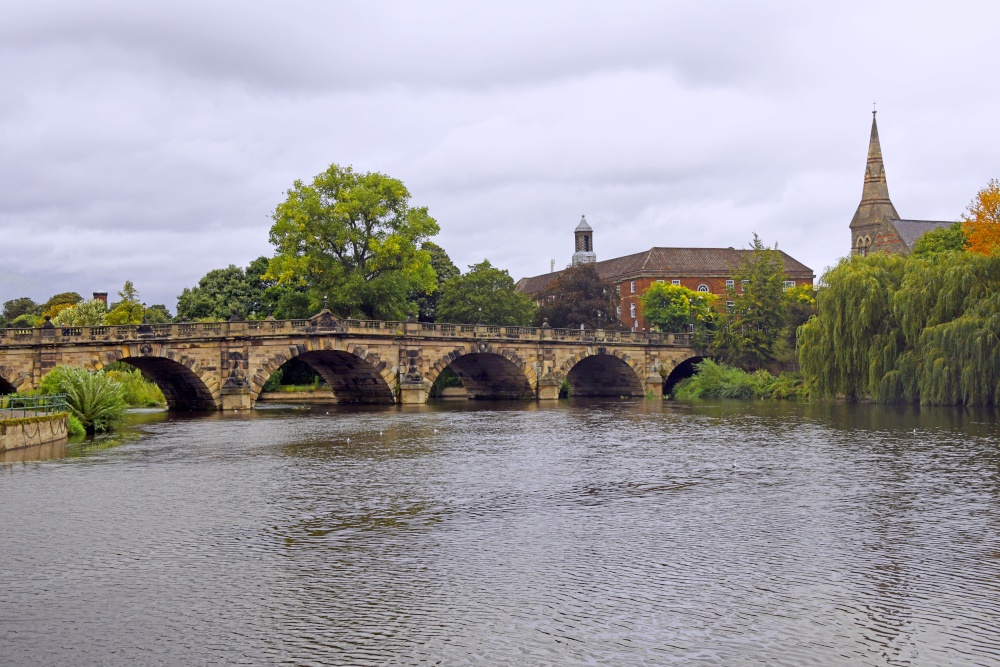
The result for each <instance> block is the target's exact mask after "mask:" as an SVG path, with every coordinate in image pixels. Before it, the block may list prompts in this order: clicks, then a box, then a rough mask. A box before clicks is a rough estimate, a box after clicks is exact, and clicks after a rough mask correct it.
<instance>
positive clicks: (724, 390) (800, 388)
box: [673, 359, 809, 399]
mask: <svg viewBox="0 0 1000 667" xmlns="http://www.w3.org/2000/svg"><path fill="white" fill-rule="evenodd" d="M673 395H674V398H679V399H691V398H743V399H747V398H760V399H763V398H774V399H804V398H808V397H809V391H808V390H807V389H806V386H805V383H804V382H803V379H802V376H801V375H800V374H799V373H782V374H781V375H779V376H777V377H775V376H774V375H771V374H770V373H768V372H767V371H764V370H760V371H755V372H753V373H748V372H747V371H744V370H742V369H739V368H734V367H732V366H726V365H725V364H718V363H716V362H714V361H712V360H711V359H706V360H704V361H702V362H701V363H699V364H698V365H697V366H695V374H694V375H693V376H691V377H689V378H686V379H684V380H681V381H680V382H679V383H678V384H677V386H676V387H675V388H674V394H673Z"/></svg>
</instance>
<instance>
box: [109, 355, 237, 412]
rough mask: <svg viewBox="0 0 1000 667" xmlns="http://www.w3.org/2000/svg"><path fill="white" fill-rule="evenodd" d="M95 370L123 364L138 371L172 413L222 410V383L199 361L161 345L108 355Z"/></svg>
mask: <svg viewBox="0 0 1000 667" xmlns="http://www.w3.org/2000/svg"><path fill="white" fill-rule="evenodd" d="M95 361H96V363H93V364H91V366H92V369H93V370H95V371H96V370H100V369H102V368H104V366H106V365H107V364H109V363H113V362H115V361H121V362H123V363H126V364H128V365H129V366H132V367H133V368H138V369H139V370H140V371H142V372H143V373H144V374H145V375H146V376H147V377H148V378H149V379H150V380H152V381H153V382H154V383H155V384H156V386H157V387H159V388H160V391H162V392H163V397H164V398H165V399H166V400H167V408H168V409H170V410H218V409H220V408H221V406H222V400H221V392H220V391H219V383H218V381H217V380H216V379H215V378H214V376H213V375H212V374H211V373H209V372H206V371H205V370H203V369H202V368H201V365H200V364H199V363H198V361H197V360H195V359H191V358H190V357H188V356H187V355H184V354H180V353H178V352H176V351H174V350H171V349H169V348H167V347H165V346H163V345H159V344H150V343H143V344H136V345H128V346H126V347H125V348H123V349H120V350H116V351H115V352H107V353H105V361H106V363H104V362H101V361H100V360H95Z"/></svg>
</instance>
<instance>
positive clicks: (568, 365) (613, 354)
mask: <svg viewBox="0 0 1000 667" xmlns="http://www.w3.org/2000/svg"><path fill="white" fill-rule="evenodd" d="M644 370H645V369H644V368H643V367H642V365H641V364H640V363H638V362H637V361H635V360H633V359H632V358H631V357H630V356H629V355H628V354H626V353H624V352H621V351H619V350H611V351H605V350H604V348H599V349H598V351H597V352H596V353H594V352H593V351H591V350H584V351H582V352H579V353H577V354H575V355H573V356H572V357H570V358H569V359H567V360H566V361H565V362H564V363H563V365H562V366H561V367H560V369H559V376H560V377H563V378H565V379H566V380H568V381H569V390H570V395H571V396H645V393H646V392H645V388H644V386H643V382H644V381H645V379H646V373H645V372H644Z"/></svg>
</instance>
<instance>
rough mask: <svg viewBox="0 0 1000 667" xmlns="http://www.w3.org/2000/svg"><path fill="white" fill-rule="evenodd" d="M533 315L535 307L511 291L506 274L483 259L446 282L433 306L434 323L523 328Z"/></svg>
mask: <svg viewBox="0 0 1000 667" xmlns="http://www.w3.org/2000/svg"><path fill="white" fill-rule="evenodd" d="M534 312H535V304H534V303H532V301H531V299H529V298H528V297H527V296H525V295H524V294H521V293H520V292H518V291H517V290H516V289H514V279H513V278H511V277H510V274H509V273H507V271H506V270H501V269H497V268H495V267H494V266H493V265H492V264H490V263H489V261H488V260H485V259H484V260H483V261H482V262H480V263H479V264H475V265H473V266H470V267H469V271H468V273H465V274H464V275H458V276H455V277H453V278H450V279H449V280H447V281H446V282H445V283H444V284H443V285H442V286H441V295H440V297H439V299H438V303H437V320H438V321H439V322H453V323H455V324H494V325H500V326H527V325H528V324H530V323H531V317H532V315H534Z"/></svg>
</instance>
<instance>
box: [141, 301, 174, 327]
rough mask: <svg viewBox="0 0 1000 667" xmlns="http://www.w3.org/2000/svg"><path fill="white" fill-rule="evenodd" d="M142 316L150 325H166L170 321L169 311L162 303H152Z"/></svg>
mask: <svg viewBox="0 0 1000 667" xmlns="http://www.w3.org/2000/svg"><path fill="white" fill-rule="evenodd" d="M144 316H145V319H146V321H147V322H149V323H150V324H167V323H168V322H170V320H171V319H172V317H171V315H170V311H169V310H167V307H166V305H164V304H162V303H154V304H153V305H152V306H150V307H149V308H147V309H146V312H145V313H144Z"/></svg>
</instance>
